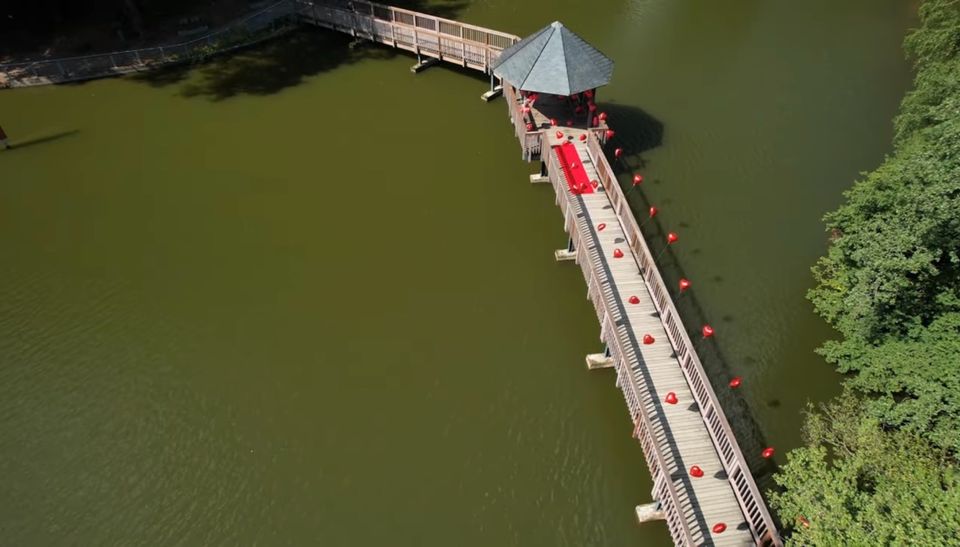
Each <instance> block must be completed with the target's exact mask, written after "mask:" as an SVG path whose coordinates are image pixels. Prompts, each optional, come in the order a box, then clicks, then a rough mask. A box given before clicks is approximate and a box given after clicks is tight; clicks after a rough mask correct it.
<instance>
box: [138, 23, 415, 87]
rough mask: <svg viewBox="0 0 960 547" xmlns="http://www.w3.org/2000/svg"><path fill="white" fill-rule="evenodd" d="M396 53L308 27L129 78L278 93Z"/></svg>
mask: <svg viewBox="0 0 960 547" xmlns="http://www.w3.org/2000/svg"><path fill="white" fill-rule="evenodd" d="M396 55H397V53H396V52H395V51H393V50H391V49H390V48H386V47H377V46H375V45H374V44H371V43H368V42H365V41H364V42H356V41H355V40H354V39H353V38H351V37H350V36H347V35H344V34H341V33H338V32H333V31H328V30H323V29H314V28H302V29H298V30H295V31H293V32H292V33H290V34H287V35H284V36H280V37H277V38H275V39H273V40H271V41H269V42H266V43H261V44H259V45H257V46H256V47H252V48H249V49H245V50H242V51H239V52H236V53H232V54H230V55H225V56H222V57H220V58H217V59H212V60H211V61H209V62H208V63H206V64H203V65H182V66H177V67H172V68H168V69H161V70H158V71H156V72H146V73H142V74H137V75H135V76H130V77H128V79H129V80H130V81H134V82H139V83H144V84H148V85H151V86H154V87H165V86H169V85H181V86H182V87H181V89H180V95H181V96H183V97H187V98H190V97H207V98H209V99H211V100H214V101H220V100H224V99H228V98H230V97H233V96H236V95H254V96H267V95H273V94H275V93H279V92H281V91H283V90H284V89H287V88H290V87H294V86H297V85H300V84H301V83H303V82H304V81H306V79H307V78H310V77H312V76H317V75H319V74H322V73H324V72H328V71H331V70H334V69H336V68H338V67H341V66H344V65H350V64H353V63H357V62H359V61H363V60H367V59H390V58H393V57H394V56H396ZM194 71H195V72H196V74H191V73H193V72H194Z"/></svg>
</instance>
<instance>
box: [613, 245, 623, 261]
mask: <svg viewBox="0 0 960 547" xmlns="http://www.w3.org/2000/svg"><path fill="white" fill-rule="evenodd" d="M613 258H623V251H621V250H620V247H617V248H616V249H614V250H613Z"/></svg>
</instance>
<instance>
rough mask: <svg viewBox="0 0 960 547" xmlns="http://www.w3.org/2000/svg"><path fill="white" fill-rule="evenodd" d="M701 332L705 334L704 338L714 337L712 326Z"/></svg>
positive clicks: (705, 327) (704, 327) (705, 326)
mask: <svg viewBox="0 0 960 547" xmlns="http://www.w3.org/2000/svg"><path fill="white" fill-rule="evenodd" d="M701 332H702V333H703V337H704V338H710V337H711V336H713V327H711V326H710V325H704V326H703V329H701Z"/></svg>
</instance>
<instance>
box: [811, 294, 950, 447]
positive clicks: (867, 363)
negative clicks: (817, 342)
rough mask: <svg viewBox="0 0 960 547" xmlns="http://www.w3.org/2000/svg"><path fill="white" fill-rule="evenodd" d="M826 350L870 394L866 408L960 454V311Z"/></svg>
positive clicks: (859, 388)
mask: <svg viewBox="0 0 960 547" xmlns="http://www.w3.org/2000/svg"><path fill="white" fill-rule="evenodd" d="M822 353H823V354H824V355H825V356H826V358H827V361H829V362H831V363H834V364H836V365H837V368H838V369H839V370H840V372H843V373H850V374H851V376H850V377H849V379H848V380H847V382H846V385H847V387H849V388H851V389H853V390H855V391H857V392H858V393H861V394H865V395H867V399H866V400H865V401H864V405H865V410H866V411H867V412H868V413H869V414H870V415H871V416H873V417H875V418H877V419H878V420H880V423H881V424H883V425H884V426H885V427H896V428H899V429H903V430H905V431H908V432H911V433H913V434H915V435H917V436H920V437H923V438H925V439H926V440H928V441H930V442H931V443H933V444H934V445H936V446H939V447H943V448H946V449H947V450H950V451H952V452H953V453H954V454H960V313H949V314H945V315H943V316H941V317H939V318H937V319H936V320H934V322H933V323H932V324H931V325H930V326H929V327H918V328H916V329H914V331H912V332H910V333H909V334H908V335H907V336H906V337H904V338H902V339H896V340H889V341H886V342H885V343H883V344H880V345H870V344H865V343H863V342H862V341H860V340H858V339H856V338H854V339H847V340H844V341H842V342H831V343H828V344H827V345H825V346H824V348H823V350H822Z"/></svg>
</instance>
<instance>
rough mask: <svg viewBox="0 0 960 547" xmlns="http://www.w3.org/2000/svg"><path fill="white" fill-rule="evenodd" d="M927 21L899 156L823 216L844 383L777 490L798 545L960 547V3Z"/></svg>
mask: <svg viewBox="0 0 960 547" xmlns="http://www.w3.org/2000/svg"><path fill="white" fill-rule="evenodd" d="M920 19H921V23H922V25H921V27H920V28H919V29H917V30H915V31H913V32H912V33H911V34H910V36H909V37H908V38H907V40H906V43H905V48H906V50H907V52H908V54H909V55H910V56H911V57H912V58H913V60H914V64H915V67H916V78H915V82H914V89H913V91H911V92H910V93H908V94H907V96H906V97H905V98H904V100H903V102H902V104H901V110H900V114H899V116H898V117H897V119H896V121H895V129H896V135H895V139H894V152H893V154H891V155H890V156H889V157H888V158H887V159H886V160H885V161H884V162H883V164H882V165H881V166H880V167H878V168H877V169H876V170H875V171H873V172H871V173H869V174H867V175H865V177H864V178H863V180H861V181H859V182H857V183H856V184H855V185H854V186H853V188H852V189H851V190H850V191H848V192H847V193H846V194H845V198H846V200H845V202H844V204H843V205H842V206H841V207H840V208H839V209H837V210H836V211H834V212H832V213H830V214H828V215H827V216H826V217H825V221H826V224H827V229H828V232H829V233H830V236H831V243H830V247H829V250H828V252H827V255H826V256H824V257H823V258H821V259H820V260H819V261H818V262H817V264H816V266H815V267H814V268H813V273H814V277H815V279H816V282H817V284H816V287H815V288H814V289H813V290H811V291H810V294H809V297H810V300H811V301H812V302H813V304H814V308H815V309H816V310H817V312H818V313H820V315H821V316H823V318H824V319H825V320H826V321H827V322H828V323H830V324H831V325H832V326H833V327H834V328H836V330H837V331H838V333H839V334H840V338H839V339H838V340H835V341H831V342H828V343H827V344H825V345H824V346H823V347H822V348H821V349H820V353H821V354H822V355H824V356H825V357H826V359H827V361H828V362H830V363H832V364H834V365H835V366H836V367H837V369H838V370H839V371H840V372H842V373H844V374H845V375H846V380H845V389H844V395H843V396H842V397H841V398H840V399H839V400H838V401H835V402H834V403H832V404H831V405H828V406H827V407H825V408H824V409H821V410H820V411H819V412H813V413H811V414H810V416H809V417H808V418H807V426H806V432H807V446H805V447H803V448H800V449H797V450H794V451H793V452H791V453H790V454H788V456H787V460H788V461H787V464H786V465H785V466H784V467H783V469H782V470H781V472H780V473H779V474H778V475H777V477H776V481H777V483H778V485H780V486H781V488H782V490H781V491H780V492H776V493H773V494H771V497H772V501H773V505H774V507H775V508H776V509H777V510H778V511H779V514H780V518H781V520H782V522H783V524H784V526H785V527H786V528H787V531H788V533H790V534H791V540H792V542H793V543H796V544H800V545H906V544H910V545H960V535H958V533H957V530H960V488H958V487H960V467H958V465H957V458H958V457H960V3H958V2H957V0H925V1H924V2H923V4H922V5H921V7H920Z"/></svg>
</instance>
